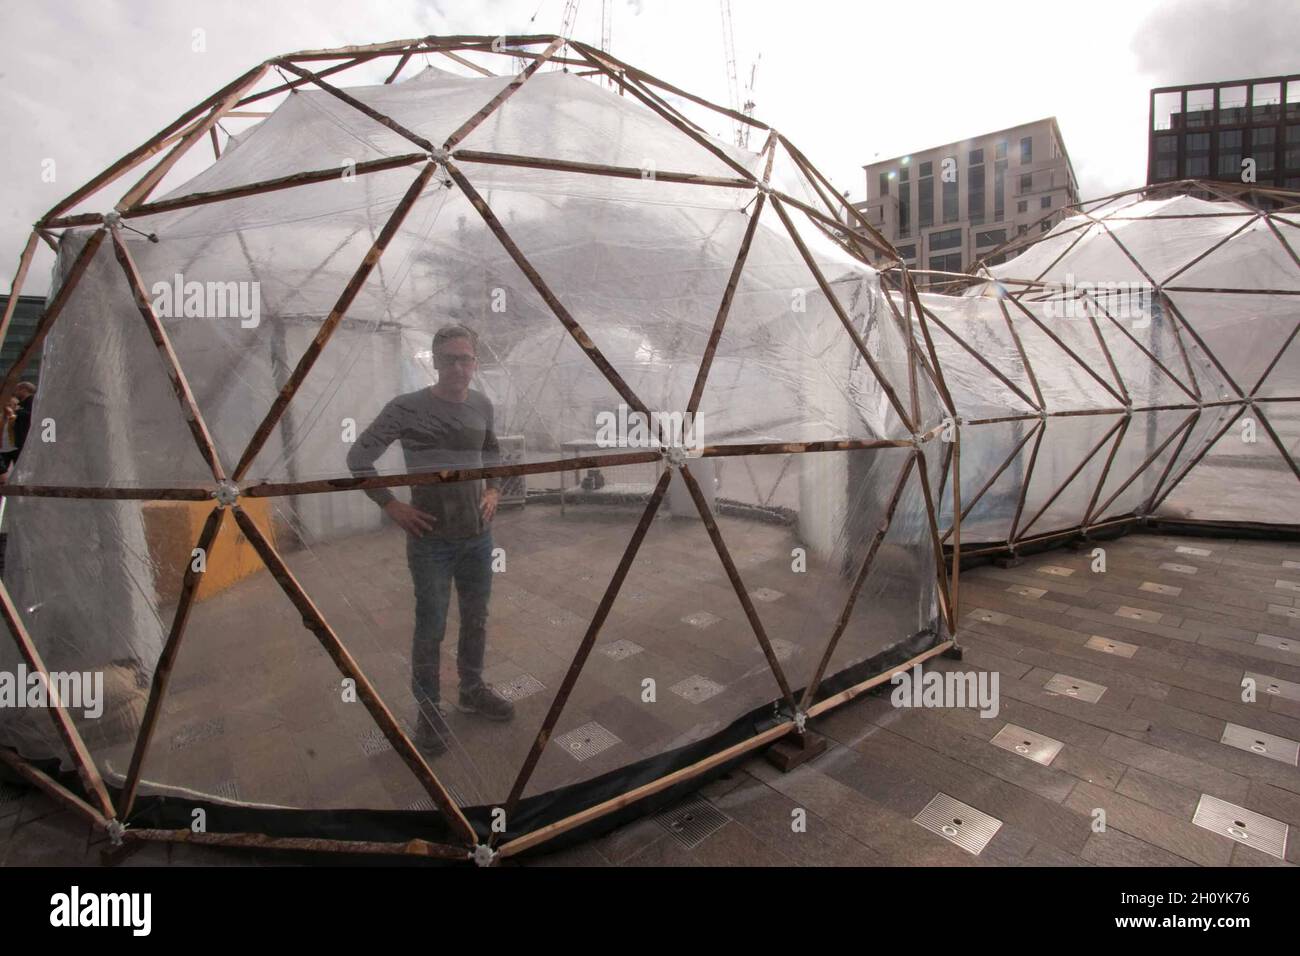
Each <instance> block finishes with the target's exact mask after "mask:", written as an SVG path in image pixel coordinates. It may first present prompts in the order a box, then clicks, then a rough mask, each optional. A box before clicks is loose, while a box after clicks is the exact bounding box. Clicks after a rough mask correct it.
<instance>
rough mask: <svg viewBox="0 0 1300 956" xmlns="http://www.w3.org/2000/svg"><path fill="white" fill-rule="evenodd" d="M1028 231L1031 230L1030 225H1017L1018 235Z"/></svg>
mask: <svg viewBox="0 0 1300 956" xmlns="http://www.w3.org/2000/svg"><path fill="white" fill-rule="evenodd" d="M1028 231H1029V227H1028V226H1017V227H1016V235H1017V236H1023V235H1024V234H1025V233H1026V232H1028Z"/></svg>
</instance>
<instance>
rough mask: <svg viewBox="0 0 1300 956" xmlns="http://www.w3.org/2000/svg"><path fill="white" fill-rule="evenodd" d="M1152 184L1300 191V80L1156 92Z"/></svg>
mask: <svg viewBox="0 0 1300 956" xmlns="http://www.w3.org/2000/svg"><path fill="white" fill-rule="evenodd" d="M1149 125H1150V129H1149V130H1148V135H1149V137H1150V142H1149V145H1148V149H1147V183H1148V184H1149V185H1150V184H1154V183H1162V182H1168V181H1169V180H1177V179H1210V180H1216V181H1219V182H1231V183H1251V182H1253V183H1254V184H1255V185H1258V186H1280V187H1283V188H1286V189H1300V75H1292V76H1269V77H1259V78H1257V79H1253V80H1230V81H1227V82H1223V83H1193V84H1191V85H1188V86H1164V87H1160V88H1159V89H1154V90H1152V91H1151V122H1150V124H1149Z"/></svg>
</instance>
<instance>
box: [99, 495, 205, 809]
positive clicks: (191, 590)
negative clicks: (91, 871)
mask: <svg viewBox="0 0 1300 956" xmlns="http://www.w3.org/2000/svg"><path fill="white" fill-rule="evenodd" d="M225 516H226V509H225V508H213V509H212V510H211V511H210V512H208V517H207V520H205V521H204V522H203V530H202V531H200V532H199V539H198V543H197V544H195V546H194V550H195V551H198V552H200V553H201V555H202V556H203V561H204V567H205V568H206V564H207V561H209V560H210V559H211V558H212V545H213V544H214V543H215V541H216V539H217V534H218V533H219V532H220V531H221V524H222V521H223V520H224V519H225ZM192 554H193V552H191V555H192ZM191 555H186V562H185V576H184V578H183V579H182V581H181V593H180V597H179V598H178V600H177V602H176V611H175V613H174V614H173V615H172V623H171V627H170V629H169V630H168V632H167V640H166V641H165V642H164V643H163V647H162V651H161V652H159V655H158V663H157V664H156V666H155V667H154V672H153V682H152V685H151V687H150V689H149V699H148V702H147V703H146V704H145V710H144V717H143V718H142V719H141V721H140V732H139V733H138V734H137V735H136V739H135V746H134V747H133V748H132V750H131V763H130V766H129V767H128V769H127V774H126V782H125V784H124V785H123V787H122V794H121V796H120V798H119V802H120V803H121V805H122V819H123V820H129V819H130V818H131V810H132V808H133V807H134V806H135V795H136V790H137V788H138V787H139V785H140V774H141V772H142V771H143V770H144V758H145V755H146V754H147V753H148V752H149V744H150V742H151V741H152V740H153V733H154V729H155V727H156V726H157V724H158V717H159V715H160V714H161V713H162V704H163V698H164V697H166V695H167V685H168V682H169V681H170V680H171V675H172V668H173V667H174V666H175V664H176V656H177V654H178V653H179V652H180V648H181V638H182V637H183V636H184V634H185V627H186V625H187V624H188V623H189V620H190V611H191V610H192V608H193V606H194V598H195V595H196V594H197V593H198V590H199V585H200V584H202V582H203V573H204V572H203V571H196V570H195V569H194V561H193V559H192V557H191Z"/></svg>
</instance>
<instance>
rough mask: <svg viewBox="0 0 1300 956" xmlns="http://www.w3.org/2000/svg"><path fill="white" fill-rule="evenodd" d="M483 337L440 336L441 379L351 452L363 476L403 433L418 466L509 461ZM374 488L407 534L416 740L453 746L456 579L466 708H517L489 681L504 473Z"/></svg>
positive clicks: (424, 745)
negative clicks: (447, 688) (450, 699)
mask: <svg viewBox="0 0 1300 956" xmlns="http://www.w3.org/2000/svg"><path fill="white" fill-rule="evenodd" d="M477 347H478V337H477V336H476V335H475V334H474V332H473V331H471V330H470V329H468V328H466V327H464V326H461V325H447V326H444V327H442V328H441V329H439V330H438V331H437V333H436V334H435V335H434V337H433V363H434V367H435V368H436V369H437V371H438V381H437V384H435V385H431V386H429V387H427V388H422V389H419V390H418V391H415V392H410V393H407V394H405V395H399V396H397V397H396V398H394V399H393V400H392V401H390V402H389V403H388V404H387V405H385V406H384V408H383V410H381V411H380V413H379V415H378V416H377V417H376V418H375V420H374V421H373V422H371V423H370V426H369V427H368V428H366V429H365V431H363V432H362V433H361V435H360V437H359V438H358V439H357V441H356V443H355V444H354V445H353V446H352V449H351V450H350V451H349V452H348V468H349V469H350V470H351V472H352V474H353V475H355V476H357V477H359V478H360V477H369V476H374V475H376V474H378V472H377V471H376V470H375V467H374V463H375V461H376V460H378V459H379V457H380V456H381V455H383V453H384V452H385V451H386V450H387V449H388V447H389V446H390V445H391V444H392V443H393V442H394V441H399V442H401V445H402V452H403V454H404V455H405V459H406V470H407V472H409V473H428V472H432V471H441V470H443V469H471V468H483V467H488V466H491V465H495V464H498V463H499V462H500V450H499V448H498V446H497V438H496V434H495V433H494V431H493V409H492V403H491V402H490V401H489V400H488V399H487V397H486V396H485V395H484V394H483V393H482V392H478V391H475V390H473V389H471V388H470V387H469V386H470V382H471V381H472V379H473V377H474V373H475V371H477V368H478V354H477ZM366 494H367V495H369V496H370V499H371V500H372V501H374V502H375V503H376V504H377V505H379V506H380V507H381V508H383V510H384V512H385V513H386V514H387V515H388V516H389V517H390V518H391V519H392V520H393V521H394V522H396V523H397V524H398V525H399V526H400V527H401V528H402V529H403V530H404V531H405V532H406V558H407V564H408V566H409V567H410V570H411V581H412V584H413V586H414V589H415V633H414V637H413V640H412V645H411V689H412V691H413V692H414V693H415V696H416V700H417V702H418V703H419V704H420V705H421V706H420V710H421V717H422V719H421V720H419V721H418V727H417V733H416V743H417V745H418V746H419V747H420V748H421V749H422V750H424V751H425V752H426V753H429V754H434V755H436V754H439V753H442V752H443V751H445V750H446V749H447V744H446V740H447V738H448V736H449V729H448V727H447V724H446V722H445V719H444V718H445V715H446V712H445V711H444V710H443V708H442V705H441V691H440V687H439V658H440V652H441V648H442V639H443V634H444V632H445V630H446V626H447V611H448V608H449V607H450V604H451V587H452V584H453V582H454V583H455V586H456V595H457V607H458V610H459V612H460V639H459V643H458V645H457V657H456V665H457V670H458V673H459V677H460V694H459V698H458V701H457V709H459V710H460V711H462V712H464V713H468V714H477V715H478V716H481V717H486V718H488V719H490V720H509V719H510V718H511V717H513V716H514V706H513V705H512V704H511V703H510V702H509V701H508V700H506V699H505V698H504V697H502V696H501V695H500V694H498V693H497V692H496V691H495V690H494V689H493V688H492V687H491V686H489V685H488V684H485V683H483V656H484V651H485V649H486V647H487V614H488V600H489V597H490V595H491V590H492V530H491V524H492V518H493V516H494V515H495V514H496V510H497V504H498V502H499V501H500V498H501V489H500V481H499V480H497V479H488V480H487V481H486V482H485V481H484V480H483V479H474V480H471V481H456V482H438V483H434V484H422V485H414V486H412V488H411V503H410V504H407V503H406V502H404V501H401V500H399V499H398V498H397V497H395V496H394V495H393V493H392V492H391V491H390V490H389V489H387V488H375V489H368V490H367V491H366Z"/></svg>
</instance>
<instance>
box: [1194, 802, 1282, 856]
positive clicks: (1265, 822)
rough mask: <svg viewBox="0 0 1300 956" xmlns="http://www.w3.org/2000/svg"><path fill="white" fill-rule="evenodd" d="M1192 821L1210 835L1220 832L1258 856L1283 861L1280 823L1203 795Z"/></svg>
mask: <svg viewBox="0 0 1300 956" xmlns="http://www.w3.org/2000/svg"><path fill="white" fill-rule="evenodd" d="M1192 822H1193V823H1194V824H1196V825H1197V826H1198V827H1201V828H1203V829H1205V830H1209V831H1210V832H1211V833H1220V834H1223V835H1224V836H1227V837H1230V838H1231V839H1233V840H1236V841H1237V842H1238V843H1245V844H1246V845H1247V846H1252V847H1254V848H1255V849H1256V850H1259V851H1260V852H1261V853H1267V854H1268V855H1269V856H1272V857H1276V858H1277V859H1279V860H1285V859H1286V839H1287V829H1288V828H1287V825H1286V824H1285V823H1283V822H1282V821H1281V820H1274V819H1273V818H1272V817H1266V816H1264V815H1263V814H1262V813H1256V812H1255V811H1254V810H1247V809H1246V808H1245V807H1239V806H1237V805H1236V804H1235V803H1229V802H1228V801H1227V800H1220V799H1219V798H1218V797H1212V796H1210V795H1209V794H1208V793H1203V794H1201V801H1200V803H1198V804H1197V805H1196V813H1195V814H1194V815H1193V816H1192Z"/></svg>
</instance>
